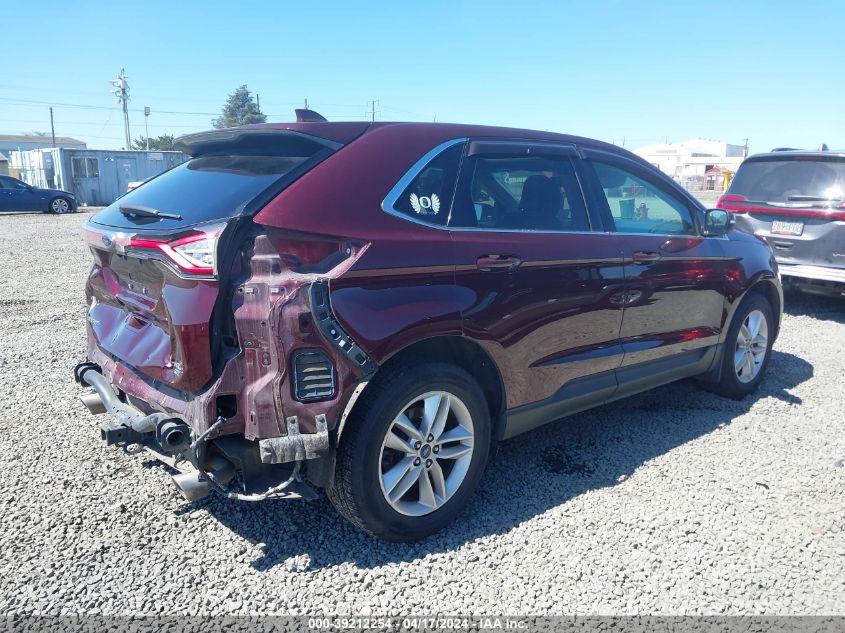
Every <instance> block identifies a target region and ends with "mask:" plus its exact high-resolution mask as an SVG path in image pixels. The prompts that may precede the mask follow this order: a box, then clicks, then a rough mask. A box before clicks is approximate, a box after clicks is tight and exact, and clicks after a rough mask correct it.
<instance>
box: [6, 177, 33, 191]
mask: <svg viewBox="0 0 845 633" xmlns="http://www.w3.org/2000/svg"><path fill="white" fill-rule="evenodd" d="M26 187H27V185H26V183H25V182H21V181H20V180H16V179H15V178H0V189H26Z"/></svg>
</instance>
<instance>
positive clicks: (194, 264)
mask: <svg viewBox="0 0 845 633" xmlns="http://www.w3.org/2000/svg"><path fill="white" fill-rule="evenodd" d="M220 231H221V229H214V230H211V231H204V232H202V233H197V234H195V235H189V236H187V237H182V238H179V239H178V240H173V241H172V242H163V241H158V240H146V239H142V238H137V237H133V238H132V239H131V240H130V241H129V244H128V245H127V247H128V248H141V249H151V250H156V251H159V252H161V253H164V254H165V255H166V256H167V258H168V259H169V260H170V261H171V262H173V263H174V264H176V266H177V267H178V268H179V269H180V270H183V271H184V272H186V273H190V274H192V275H213V274H215V272H216V270H215V267H216V266H215V265H216V261H217V257H216V252H217V238H218V237H219V236H220Z"/></svg>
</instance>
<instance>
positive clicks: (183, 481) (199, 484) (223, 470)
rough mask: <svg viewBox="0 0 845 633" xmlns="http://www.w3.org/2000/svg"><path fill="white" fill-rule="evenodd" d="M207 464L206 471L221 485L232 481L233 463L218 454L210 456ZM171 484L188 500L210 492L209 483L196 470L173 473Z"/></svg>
mask: <svg viewBox="0 0 845 633" xmlns="http://www.w3.org/2000/svg"><path fill="white" fill-rule="evenodd" d="M207 466H208V468H207V470H208V472H209V473H210V474H211V476H213V477H214V480H215V481H216V482H217V483H219V484H220V485H222V486H225V485H226V484H227V483H229V482H230V481H232V479H233V478H234V476H235V465H234V464H233V463H232V462H230V461H229V460H228V459H226V458H225V457H221V456H220V455H215V456H213V457H211V458H210V459H209V460H208V464H207ZM173 484H174V485H175V486H176V488H177V490H179V492H180V493H181V495H182V496H183V497H185V499H187V500H188V501H197V500H199V499H203V498H205V497H207V496H208V495H209V494H210V493H211V484H210V483H209V482H208V481H207V480H206V479H201V478H200V473H199V472H198V471H193V472H189V473H179V474H178V475H173Z"/></svg>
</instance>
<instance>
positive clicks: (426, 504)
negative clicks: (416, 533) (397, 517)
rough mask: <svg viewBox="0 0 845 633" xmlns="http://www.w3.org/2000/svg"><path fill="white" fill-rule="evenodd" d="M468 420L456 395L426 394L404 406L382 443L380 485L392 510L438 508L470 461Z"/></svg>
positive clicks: (458, 483) (418, 511)
mask: <svg viewBox="0 0 845 633" xmlns="http://www.w3.org/2000/svg"><path fill="white" fill-rule="evenodd" d="M474 440H475V433H474V428H473V424H472V416H471V415H470V413H469V410H468V409H467V407H466V405H465V404H464V403H463V401H461V399H460V398H458V397H457V396H456V395H454V394H452V393H449V392H447V391H431V392H428V393H424V394H422V395H420V396H418V397H416V398H414V399H413V400H412V401H411V402H409V403H408V404H406V405H405V406H404V407H403V408H402V410H401V412H400V413H399V415H398V416H396V418H395V419H394V420H393V422H392V423H391V424H390V426H389V427H388V429H387V433H386V434H385V436H384V439H383V440H382V444H381V452H380V459H379V481H380V484H381V491H382V493H383V494H384V498H385V500H387V502H388V503H389V504H390V506H391V507H392V508H393V509H394V510H396V511H397V512H399V513H400V514H404V515H406V516H422V515H425V514H429V513H431V512H434V511H435V510H437V509H438V508H440V507H442V506H443V504H445V503H446V502H447V501H449V499H451V498H452V496H453V495H454V494H455V492H457V490H458V488H460V486H461V483H463V481H464V478H465V477H466V474H467V471H468V470H469V467H470V463H471V462H472V453H473V444H474Z"/></svg>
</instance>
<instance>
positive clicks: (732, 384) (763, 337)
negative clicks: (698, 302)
mask: <svg viewBox="0 0 845 633" xmlns="http://www.w3.org/2000/svg"><path fill="white" fill-rule="evenodd" d="M774 332H775V330H774V320H773V318H772V308H771V306H770V305H769V302H768V301H766V299H765V298H764V297H763V296H762V295H759V294H757V293H756V292H751V293H749V294H748V295H747V296H746V297H745V298H744V299H743V300H742V302H741V303H740V304H739V307H738V308H737V310H736V313H735V314H734V318H733V321H732V322H731V326H730V328H729V329H728V334H727V336H726V337H725V351H724V358H723V359H722V372H721V376H720V378H719V382H718V383H716V384H715V385H714V388H713V391H715V392H716V393H718V394H719V395H722V396H725V397H728V398H733V399H734V400H742V399H743V398H744V397H745V396H747V395H749V394H751V393H753V392H755V391H756V390H757V388H758V387H759V386H760V383H761V382H762V380H763V377H764V376H765V374H766V369H767V368H768V366H769V358H770V357H771V355H772V343H773V342H774Z"/></svg>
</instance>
